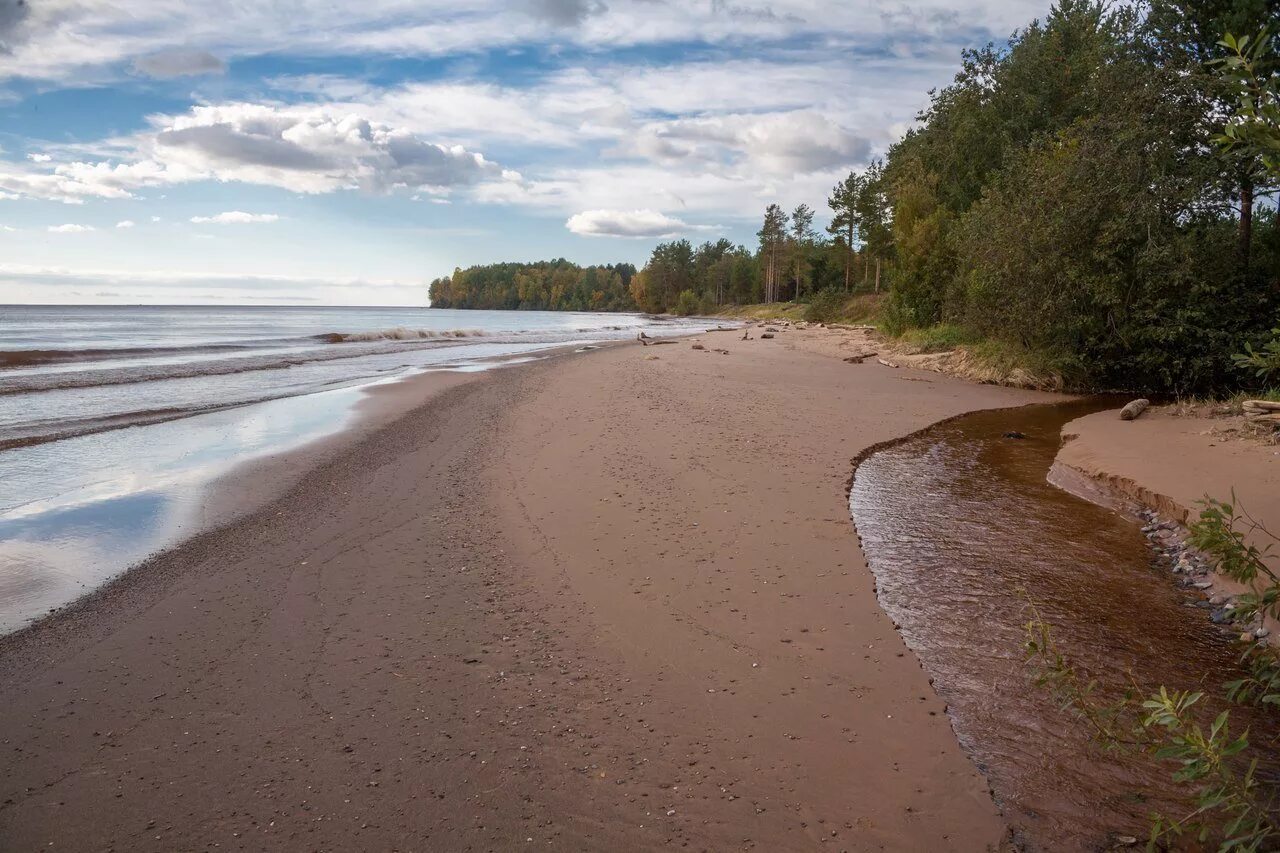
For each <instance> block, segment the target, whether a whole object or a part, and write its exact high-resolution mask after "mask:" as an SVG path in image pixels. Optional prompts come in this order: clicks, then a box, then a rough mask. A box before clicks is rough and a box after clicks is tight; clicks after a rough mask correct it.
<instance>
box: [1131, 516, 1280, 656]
mask: <svg viewBox="0 0 1280 853" xmlns="http://www.w3.org/2000/svg"><path fill="white" fill-rule="evenodd" d="M1137 514H1138V517H1139V518H1141V519H1142V521H1143V522H1144V524H1143V527H1142V533H1143V535H1144V536H1146V537H1147V542H1148V544H1149V546H1150V547H1151V549H1152V550H1153V551H1154V552H1155V553H1156V555H1157V558H1158V560H1159V562H1160V563H1161V564H1162V565H1165V566H1167V567H1168V568H1169V569H1170V571H1172V572H1173V574H1174V575H1176V576H1177V584H1178V586H1179V587H1180V588H1181V589H1184V590H1187V591H1188V592H1190V593H1193V594H1194V595H1195V596H1196V600H1195V601H1194V602H1193V603H1192V606H1193V607H1198V608H1201V609H1204V610H1208V611H1209V619H1210V621H1212V622H1213V624H1215V625H1220V626H1222V628H1223V630H1225V631H1229V632H1231V633H1232V634H1235V633H1236V632H1237V631H1239V632H1240V633H1239V638H1240V640H1241V642H1246V643H1251V642H1269V641H1268V640H1267V638H1268V637H1269V636H1270V634H1271V631H1270V629H1268V628H1267V627H1266V626H1265V625H1263V624H1262V620H1261V617H1258V618H1256V619H1254V620H1253V622H1251V623H1250V624H1248V625H1241V624H1239V623H1238V622H1237V621H1236V620H1235V619H1234V618H1233V617H1234V609H1233V608H1234V605H1235V599H1236V597H1235V596H1234V595H1231V594H1229V593H1227V592H1225V591H1222V590H1215V587H1216V586H1217V584H1216V583H1215V579H1216V575H1215V574H1214V571H1213V564H1212V563H1211V562H1210V560H1209V558H1208V556H1207V555H1205V554H1204V553H1203V552H1201V551H1200V550H1198V549H1196V548H1194V547H1193V546H1192V545H1191V544H1190V543H1188V542H1187V535H1186V529H1185V528H1183V527H1182V525H1180V524H1178V523H1177V522H1174V521H1169V520H1167V519H1161V518H1160V515H1159V514H1158V513H1156V512H1155V511H1153V510H1150V509H1142V510H1139V511H1138V513H1137Z"/></svg>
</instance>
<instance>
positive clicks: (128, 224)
mask: <svg viewBox="0 0 1280 853" xmlns="http://www.w3.org/2000/svg"><path fill="white" fill-rule="evenodd" d="M136 224H137V223H135V222H134V221H133V220H132V219H121V220H120V221H119V222H117V223H116V227H117V228H132V227H133V226H134V225H136Z"/></svg>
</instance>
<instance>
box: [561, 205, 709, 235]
mask: <svg viewBox="0 0 1280 853" xmlns="http://www.w3.org/2000/svg"><path fill="white" fill-rule="evenodd" d="M564 227H565V228H568V229H569V230H570V231H572V232H573V233H574V234H580V235H582V236H584V237H672V236H675V235H676V234H679V233H681V232H682V231H686V230H688V229H689V224H688V223H686V222H684V221H683V220H680V219H676V218H675V217H674V216H667V215H666V214H664V213H659V212H658V211H656V210H647V209H646V210H584V211H582V212H581V213H575V214H574V215H573V216H570V217H569V219H568V221H566V222H565V224H564Z"/></svg>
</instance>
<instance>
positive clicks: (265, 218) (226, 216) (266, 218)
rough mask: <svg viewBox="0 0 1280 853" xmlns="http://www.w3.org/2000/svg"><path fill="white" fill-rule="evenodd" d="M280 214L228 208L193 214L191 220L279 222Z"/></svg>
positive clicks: (237, 222)
mask: <svg viewBox="0 0 1280 853" xmlns="http://www.w3.org/2000/svg"><path fill="white" fill-rule="evenodd" d="M279 219H280V217H279V215H277V214H275V213H245V212H244V211H243V210H228V211H225V212H223V213H218V214H215V215H214V216H193V217H191V221H192V222H195V223H197V224H199V223H203V222H212V223H215V224H217V225H248V224H250V223H254V222H277V221H279Z"/></svg>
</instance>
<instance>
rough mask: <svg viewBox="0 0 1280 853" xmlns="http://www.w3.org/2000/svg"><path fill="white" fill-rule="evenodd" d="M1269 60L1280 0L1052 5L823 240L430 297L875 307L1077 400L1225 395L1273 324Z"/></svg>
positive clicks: (555, 272)
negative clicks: (1038, 370) (1107, 391)
mask: <svg viewBox="0 0 1280 853" xmlns="http://www.w3.org/2000/svg"><path fill="white" fill-rule="evenodd" d="M1228 34H1236V35H1237V36H1244V35H1252V36H1253V41H1252V43H1251V46H1250V47H1249V48H1248V49H1247V51H1246V53H1247V54H1248V57H1246V58H1247V59H1248V62H1247V63H1245V62H1244V59H1241V60H1240V61H1239V62H1238V63H1237V64H1236V65H1235V66H1229V65H1227V64H1225V63H1226V61H1227V60H1228V59H1229V58H1230V54H1231V50H1229V49H1228V46H1227V45H1226V44H1223V43H1222V42H1223V39H1224V37H1225V36H1227V35H1228ZM1278 47H1280V0H1152V2H1149V3H1144V4H1141V5H1137V4H1118V3H1102V2H1095V1H1094V0H1061V2H1059V3H1057V4H1055V6H1054V7H1053V8H1052V10H1051V11H1050V12H1049V14H1048V15H1047V16H1046V18H1045V19H1044V20H1042V21H1035V22H1033V23H1031V24H1029V25H1028V26H1027V27H1026V28H1025V29H1023V30H1021V31H1019V32H1017V33H1015V34H1014V35H1013V36H1012V37H1011V38H1010V39H1009V41H1008V42H1007V43H1006V44H1003V45H994V44H993V45H987V46H986V47H983V48H981V49H976V50H971V51H967V52H965V53H964V54H963V56H962V57H961V62H960V70H959V71H958V73H957V74H956V75H955V78H954V80H953V81H952V82H951V84H950V85H948V86H946V87H944V88H941V89H938V90H936V91H933V92H932V93H930V100H929V104H928V106H927V107H926V108H925V109H924V110H923V111H922V112H921V113H920V114H919V116H918V117H917V121H916V123H915V126H914V127H913V128H912V129H911V130H910V131H908V132H907V134H906V135H905V136H904V137H903V138H902V139H900V140H899V141H898V142H897V143H895V144H894V145H893V146H891V147H890V148H889V150H888V152H887V153H886V155H885V156H884V157H883V158H882V159H878V160H876V161H874V162H872V163H871V164H870V165H869V166H868V167H867V168H865V169H862V170H859V171H855V172H853V173H851V174H849V175H848V176H847V177H846V178H845V179H843V180H841V181H839V182H838V183H837V184H836V185H835V186H833V187H832V189H831V192H830V195H829V197H828V198H827V199H826V208H827V216H828V217H829V222H830V224H829V225H828V226H827V227H826V228H825V229H823V230H822V231H819V230H818V229H817V228H815V226H814V217H815V211H814V208H812V207H811V206H810V205H808V204H801V205H799V206H797V207H796V208H795V209H793V210H790V211H787V210H784V209H783V208H781V207H780V206H779V205H776V204H771V205H769V206H768V208H767V210H766V211H765V214H764V216H763V219H762V224H761V227H760V230H759V232H758V235H757V236H758V243H757V245H755V246H753V247H750V248H748V247H745V246H739V245H734V244H733V243H732V242H730V241H729V240H725V239H721V240H719V241H716V242H707V243H704V244H702V245H700V246H694V245H692V244H691V243H690V242H689V241H688V240H673V241H669V242H665V243H662V244H660V245H658V246H657V247H656V248H655V249H654V250H653V253H652V255H651V257H650V258H649V261H648V262H647V263H646V264H645V266H644V267H643V269H641V270H639V271H635V270H634V268H632V267H629V266H627V265H613V266H609V267H586V268H579V267H576V266H574V265H572V264H569V263H567V262H565V261H562V260H561V261H554V262H550V263H541V264H498V265H492V266H487V267H472V268H470V269H468V270H461V271H458V272H456V273H455V274H454V276H453V277H452V278H451V279H449V278H446V279H440V280H437V281H436V282H433V283H432V285H431V296H432V304H433V305H437V306H439V307H477V308H479V307H490V308H552V309H568V310H574V309H583V310H619V311H635V310H641V311H648V312H655V313H656V312H662V311H669V312H673V313H680V314H695V313H713V312H715V311H717V310H720V309H721V308H722V307H723V306H726V305H742V304H748V303H758V302H766V303H768V302H779V301H793V302H807V303H814V304H816V305H819V306H826V307H827V308H830V306H836V305H838V304H839V303H840V302H841V301H842V300H843V299H844V298H845V297H847V296H849V295H851V294H856V293H881V294H883V298H882V301H881V303H880V316H879V317H878V323H879V324H880V326H881V327H882V328H883V329H884V330H885V331H887V332H889V333H890V334H901V333H903V332H906V331H909V330H913V329H917V330H918V329H941V330H943V332H944V333H945V334H944V337H946V339H947V340H950V341H958V342H976V341H992V342H998V343H999V344H1000V345H1001V346H1003V347H1005V348H1006V349H1008V350H1009V351H1012V352H1016V353H1021V354H1022V355H1023V357H1025V358H1027V359H1032V360H1035V361H1036V362H1037V363H1038V364H1043V365H1048V366H1050V367H1051V368H1052V369H1053V370H1055V371H1056V372H1058V373H1060V374H1061V375H1063V376H1065V377H1067V378H1068V381H1069V383H1070V384H1072V385H1074V386H1076V387H1081V388H1085V387H1089V388H1114V389H1120V388H1144V389H1151V390H1166V391H1174V392H1189V391H1195V390H1201V389H1211V388H1222V387H1228V386H1231V385H1233V384H1235V383H1238V382H1239V381H1240V380H1241V371H1240V368H1239V367H1238V366H1237V365H1236V364H1235V363H1234V362H1233V359H1232V354H1233V353H1238V352H1240V351H1241V349H1242V348H1245V347H1246V346H1248V347H1250V348H1253V347H1257V348H1263V347H1266V346H1267V345H1268V343H1269V342H1270V341H1271V340H1272V338H1273V332H1272V330H1273V328H1274V327H1276V326H1280V223H1278V222H1277V217H1276V212H1275V192H1276V190H1277V185H1278V183H1280V178H1278V176H1277V170H1276V168H1275V164H1276V156H1277V153H1278V152H1277V150H1276V146H1277V144H1278V143H1276V141H1275V139H1276V137H1275V135H1274V134H1275V111H1276V102H1277V101H1276V91H1277V79H1280V74H1278V65H1280V63H1278V62H1277V59H1276V57H1277V55H1278ZM1245 71H1247V73H1244V72H1245ZM1246 114H1247V115H1248V116H1250V117H1251V119H1250V120H1249V121H1243V122H1242V121H1241V120H1240V117H1241V116H1242V115H1246ZM820 313H821V312H816V313H815V316H818V314H820ZM1277 334H1280V333H1277Z"/></svg>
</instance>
